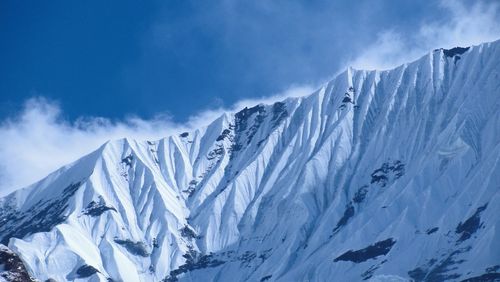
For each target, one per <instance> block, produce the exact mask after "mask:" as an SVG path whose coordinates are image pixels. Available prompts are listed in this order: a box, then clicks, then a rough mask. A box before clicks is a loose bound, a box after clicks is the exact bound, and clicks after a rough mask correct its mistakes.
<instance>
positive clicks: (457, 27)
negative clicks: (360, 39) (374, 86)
mask: <svg viewBox="0 0 500 282" xmlns="http://www.w3.org/2000/svg"><path fill="white" fill-rule="evenodd" d="M440 10H441V11H439V12H441V13H442V14H443V17H442V18H441V19H440V20H436V21H433V22H427V23H426V22H423V23H422V24H421V25H420V27H419V28H418V30H417V31H416V32H414V33H403V32H398V31H396V30H394V29H390V30H383V31H381V32H380V33H379V34H378V36H377V40H376V41H375V42H373V43H372V44H370V45H368V46H367V47H366V49H365V50H364V51H363V52H361V53H360V54H359V55H358V56H355V58H354V59H353V60H352V61H350V62H349V63H348V65H350V66H353V67H354V68H357V69H389V68H392V67H395V66H398V65H400V64H403V63H405V62H408V61H412V60H415V59H417V58H418V57H420V56H422V55H423V54H424V53H426V52H429V51H430V50H433V49H436V48H452V47H456V46H470V45H477V44H480V43H483V42H489V41H494V40H497V39H499V38H500V24H499V23H500V7H499V4H498V3H493V2H482V1H477V2H475V3H473V4H472V5H466V1H460V0H443V1H441V2H440Z"/></svg>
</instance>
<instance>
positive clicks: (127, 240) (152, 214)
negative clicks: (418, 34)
mask: <svg viewBox="0 0 500 282" xmlns="http://www.w3.org/2000/svg"><path fill="white" fill-rule="evenodd" d="M499 109H500V41H496V42H491V43H484V44H481V45H478V46H471V47H467V48H453V49H437V50H433V51H431V52H429V53H428V54H426V55H425V56H423V57H421V58H420V59H418V60H416V61H414V62H411V63H407V64H404V65H401V66H399V67H397V68H395V69H391V70H385V71H378V70H373V71H366V70H356V69H352V68H348V69H347V70H345V71H344V72H342V73H340V74H339V75H337V76H336V77H335V78H334V79H333V80H332V81H330V82H328V83H326V84H325V85H324V86H322V87H321V88H320V89H319V90H317V91H316V92H314V93H312V94H311V95H309V96H307V97H301V98H288V99H286V100H283V101H280V102H276V103H274V104H272V105H264V104H259V105H256V106H254V107H250V108H245V109H242V110H241V111H239V112H236V113H225V114H223V115H221V116H220V117H219V118H217V119H216V120H215V121H213V122H212V123H211V124H209V125H208V126H206V127H203V128H200V129H197V130H193V131H190V132H183V133H181V134H178V135H173V136H169V137H166V138H164V139H161V140H154V141H139V140H132V139H128V138H125V139H121V140H115V141H109V142H107V143H106V144H104V145H102V146H101V147H100V148H99V149H97V150H96V151H94V152H93V153H91V154H89V155H87V156H84V157H83V158H81V159H79V160H77V161H75V162H74V163H71V164H69V165H66V166H64V167H62V168H60V169H59V170H57V171H55V172H53V173H52V174H50V175H48V176H47V177H46V178H44V179H42V180H41V181H39V182H37V183H35V184H33V185H31V186H29V187H26V188H23V189H20V190H18V191H15V192H13V193H11V194H10V195H8V196H5V197H3V198H2V199H0V243H1V244H4V245H6V246H8V249H9V250H10V251H11V252H13V253H15V254H16V255H17V256H19V258H20V259H21V260H22V261H23V263H24V264H25V266H26V268H27V269H28V271H29V274H30V275H31V276H33V277H35V278H36V279H38V280H39V281H363V280H366V281H498V280H500V231H499V229H498V228H497V227H499V228H500V110H499ZM0 275H1V269H0Z"/></svg>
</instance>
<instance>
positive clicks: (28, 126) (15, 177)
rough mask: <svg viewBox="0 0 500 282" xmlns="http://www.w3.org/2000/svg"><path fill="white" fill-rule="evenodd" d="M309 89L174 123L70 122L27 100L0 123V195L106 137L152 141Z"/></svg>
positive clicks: (53, 107) (53, 106) (51, 106)
mask: <svg viewBox="0 0 500 282" xmlns="http://www.w3.org/2000/svg"><path fill="white" fill-rule="evenodd" d="M312 92H313V88H311V87H309V86H298V87H292V88H290V89H288V90H286V91H285V92H283V93H281V94H278V95H274V96H271V97H265V98H262V99H251V100H244V101H240V102H238V103H236V104H235V105H233V106H232V107H230V108H229V109H224V108H219V109H217V110H205V111H201V112H200V114H198V115H196V116H193V117H191V118H190V119H189V120H188V122H187V123H185V124H178V123H174V122H172V121H171V119H170V118H169V117H168V116H166V115H160V116H158V117H156V118H154V119H151V120H144V119H140V118H137V117H129V118H126V119H125V120H123V121H119V122H113V121H111V120H109V119H106V118H100V117H82V118H79V119H77V120H76V121H75V122H69V121H68V120H65V119H64V118H63V113H62V110H61V108H60V107H59V105H58V104H57V103H56V102H54V101H48V100H46V99H44V98H33V99H30V100H28V101H27V102H26V103H25V105H24V109H23V110H22V111H21V112H20V113H19V115H18V116H15V117H11V118H9V119H7V120H5V121H3V122H2V123H1V124H0V136H1V138H0V159H1V160H3V161H2V163H0V196H2V195H6V194H8V193H10V192H12V191H14V190H15V189H18V188H22V187H25V186H27V185H30V184H32V183H34V182H35V181H38V180H40V179H42V178H43V177H45V176H46V175H47V174H49V173H50V172H52V171H54V170H56V169H58V168H59V167H61V166H63V165H65V164H68V163H70V162H72V161H75V160H77V159H78V158H80V157H82V156H84V155H85V154H88V153H90V152H92V151H94V150H95V149H97V148H98V147H99V146H100V145H102V144H103V143H105V142H106V141H108V140H114V139H119V138H123V137H128V138H134V139H138V140H157V139H160V138H163V137H167V136H170V135H172V134H178V133H179V132H182V131H186V130H190V129H195V128H199V127H201V126H204V125H207V124H208V123H210V122H211V121H213V120H214V119H216V118H217V117H219V116H220V115H222V114H223V113H224V112H235V111H238V110H240V109H242V108H244V107H246V106H253V105H256V104H259V103H273V102H275V101H278V100H282V99H284V98H286V97H291V96H293V97H297V96H304V95H307V94H310V93H312Z"/></svg>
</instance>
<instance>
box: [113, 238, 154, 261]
mask: <svg viewBox="0 0 500 282" xmlns="http://www.w3.org/2000/svg"><path fill="white" fill-rule="evenodd" d="M114 241H115V242H116V243H117V244H120V245H122V246H123V247H125V249H127V251H128V252H129V253H131V254H133V255H136V256H141V257H148V256H149V255H150V253H149V252H148V249H147V246H146V244H144V243H143V242H140V241H139V242H134V241H131V240H128V239H126V240H121V239H117V238H115V240H114Z"/></svg>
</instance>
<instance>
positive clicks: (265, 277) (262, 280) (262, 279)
mask: <svg viewBox="0 0 500 282" xmlns="http://www.w3.org/2000/svg"><path fill="white" fill-rule="evenodd" d="M271 277H273V276H272V275H266V276H264V277H262V278H261V279H260V282H264V281H267V280H269V279H271Z"/></svg>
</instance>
